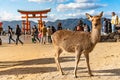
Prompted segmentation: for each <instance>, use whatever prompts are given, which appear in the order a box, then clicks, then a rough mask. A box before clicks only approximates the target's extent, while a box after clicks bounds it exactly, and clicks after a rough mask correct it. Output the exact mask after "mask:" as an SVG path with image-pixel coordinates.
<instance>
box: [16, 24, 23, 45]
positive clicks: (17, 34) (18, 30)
mask: <svg viewBox="0 0 120 80" xmlns="http://www.w3.org/2000/svg"><path fill="white" fill-rule="evenodd" d="M16 36H17V37H16V45H17V44H18V41H19V42H20V43H21V44H22V45H23V42H22V41H21V40H20V38H19V37H20V36H21V29H20V27H19V25H18V24H17V26H16Z"/></svg>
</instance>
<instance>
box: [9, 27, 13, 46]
mask: <svg viewBox="0 0 120 80" xmlns="http://www.w3.org/2000/svg"><path fill="white" fill-rule="evenodd" d="M12 35H13V32H12V28H11V27H10V26H8V36H9V43H8V44H11V40H12V41H13V42H14V43H15V40H14V39H13V38H12Z"/></svg>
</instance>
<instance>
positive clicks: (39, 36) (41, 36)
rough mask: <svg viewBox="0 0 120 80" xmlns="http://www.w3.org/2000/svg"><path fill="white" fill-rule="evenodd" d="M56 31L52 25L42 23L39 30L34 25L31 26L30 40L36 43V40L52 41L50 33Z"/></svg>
mask: <svg viewBox="0 0 120 80" xmlns="http://www.w3.org/2000/svg"><path fill="white" fill-rule="evenodd" d="M55 31H56V29H55V27H54V26H48V27H46V25H43V26H42V28H41V30H40V31H39V30H38V28H37V27H36V25H34V27H33V28H32V33H31V35H32V42H33V43H36V42H37V41H38V42H39V43H42V44H46V42H48V43H52V40H51V35H52V34H53V33H54V32H55Z"/></svg>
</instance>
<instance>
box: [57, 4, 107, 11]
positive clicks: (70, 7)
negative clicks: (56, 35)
mask: <svg viewBox="0 0 120 80" xmlns="http://www.w3.org/2000/svg"><path fill="white" fill-rule="evenodd" d="M104 6H106V5H105V4H95V3H69V4H60V5H58V6H57V11H65V10H74V9H81V10H88V9H96V8H100V7H104Z"/></svg>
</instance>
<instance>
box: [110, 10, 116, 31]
mask: <svg viewBox="0 0 120 80" xmlns="http://www.w3.org/2000/svg"><path fill="white" fill-rule="evenodd" d="M111 24H112V33H114V32H115V27H116V24H118V16H117V15H116V14H115V12H112V19H111Z"/></svg>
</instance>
